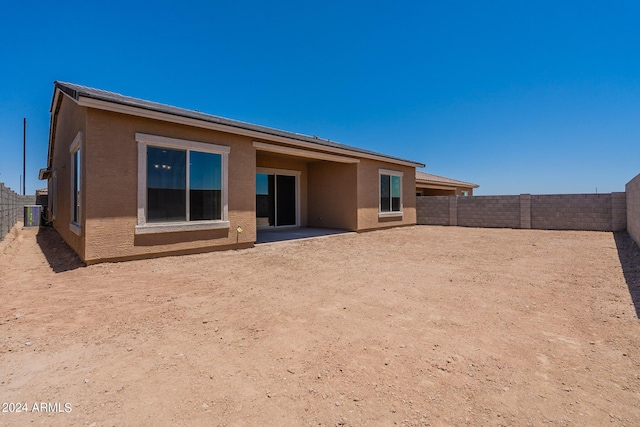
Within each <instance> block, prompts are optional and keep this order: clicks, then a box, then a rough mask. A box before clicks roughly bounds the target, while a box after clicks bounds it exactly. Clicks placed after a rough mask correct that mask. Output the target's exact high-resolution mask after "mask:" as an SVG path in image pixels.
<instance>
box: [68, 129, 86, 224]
mask: <svg viewBox="0 0 640 427" xmlns="http://www.w3.org/2000/svg"><path fill="white" fill-rule="evenodd" d="M77 152H79V153H80V154H79V157H80V171H79V173H78V176H79V179H80V189H79V191H78V193H79V194H78V195H77V197H78V221H74V220H73V215H74V212H75V209H76V206H75V203H74V202H75V199H76V194H75V193H76V187H75V182H74V179H73V177H74V175H75V174H76V162H75V161H74V157H75V154H76V153H77ZM69 154H70V155H71V156H70V159H71V167H70V168H69V171H70V172H71V174H70V175H69V182H70V184H69V188H70V190H71V191H70V193H69V194H70V195H71V197H70V202H69V207H70V210H69V230H71V231H72V232H73V233H75V234H76V235H78V236H82V211H83V209H82V185H83V183H84V180H83V179H82V177H81V174H82V169H83V168H82V131H80V132H78V133H77V135H76V137H75V138H74V140H73V142H72V143H71V146H70V147H69Z"/></svg>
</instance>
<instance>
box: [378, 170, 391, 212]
mask: <svg viewBox="0 0 640 427" xmlns="http://www.w3.org/2000/svg"><path fill="white" fill-rule="evenodd" d="M390 208H391V177H390V176H389V175H380V212H389V210H390Z"/></svg>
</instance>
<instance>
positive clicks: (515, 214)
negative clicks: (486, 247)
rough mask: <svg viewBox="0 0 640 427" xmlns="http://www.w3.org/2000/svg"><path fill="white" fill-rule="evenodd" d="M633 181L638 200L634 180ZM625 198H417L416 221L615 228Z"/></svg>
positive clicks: (622, 221) (621, 220)
mask: <svg viewBox="0 0 640 427" xmlns="http://www.w3.org/2000/svg"><path fill="white" fill-rule="evenodd" d="M636 185H637V194H638V196H637V199H636V200H640V179H638V180H637V184H636ZM627 200H628V195H625V193H609V194H552V195H530V194H521V195H519V196H473V197H457V196H437V197H428V196H427V197H417V212H418V224H428V225H460V226H463V227H492V228H534V229H542V230H590V231H619V230H624V229H625V228H626V227H627ZM636 206H637V205H636ZM638 230H639V233H638V234H640V224H638ZM639 237H640V236H639Z"/></svg>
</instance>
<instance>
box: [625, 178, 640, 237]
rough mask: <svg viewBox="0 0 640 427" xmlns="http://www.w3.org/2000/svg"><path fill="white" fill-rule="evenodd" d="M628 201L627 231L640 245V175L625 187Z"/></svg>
mask: <svg viewBox="0 0 640 427" xmlns="http://www.w3.org/2000/svg"><path fill="white" fill-rule="evenodd" d="M625 190H626V203H627V232H628V233H629V235H630V236H631V238H632V239H633V240H635V242H636V243H637V244H638V245H640V175H637V176H636V177H635V178H633V179H632V180H631V181H629V182H628V183H627V185H626V187H625Z"/></svg>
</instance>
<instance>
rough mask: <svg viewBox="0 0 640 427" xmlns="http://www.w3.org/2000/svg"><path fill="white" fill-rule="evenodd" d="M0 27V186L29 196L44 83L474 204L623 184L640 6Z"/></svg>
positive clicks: (397, 8) (145, 13) (417, 5)
mask: <svg viewBox="0 0 640 427" xmlns="http://www.w3.org/2000/svg"><path fill="white" fill-rule="evenodd" d="M0 20H1V25H0V61H1V64H2V65H1V66H0V77H1V85H2V86H1V87H2V89H1V90H0V182H5V183H6V185H8V186H10V187H12V188H13V189H15V190H18V189H19V180H20V174H21V173H22V118H23V117H26V118H27V121H28V127H27V143H28V151H27V193H30V194H33V192H34V190H35V189H36V188H41V187H45V185H46V184H45V182H44V181H37V172H38V169H39V168H41V167H45V166H46V156H47V142H48V132H49V107H50V103H51V96H52V91H53V84H52V82H53V81H54V80H62V81H69V82H73V83H78V84H83V85H87V86H91V87H95V88H100V89H105V90H110V91H114V92H118V93H121V94H124V95H129V96H134V97H139V98H143V99H148V100H152V101H157V102H162V103H166V104H171V105H175V106H179V107H184V108H189V109H198V110H200V111H203V112H207V113H211V114H215V115H220V116H224V117H229V118H233V119H238V120H243V121H247V122H251V123H256V124H261V125H266V126H271V127H275V128H279V129H283V130H287V131H293V132H300V133H305V134H310V135H318V136H320V137H323V138H329V139H331V140H334V141H338V142H342V143H344V144H349V145H354V146H357V147H362V148H366V149H370V150H374V151H379V152H382V153H386V154H390V155H394V156H399V157H403V158H408V159H411V160H416V161H419V162H422V163H425V164H426V165H427V168H426V170H427V171H428V172H431V173H435V174H439V175H444V176H448V177H452V178H457V179H461V180H465V181H472V182H475V183H478V184H480V188H479V189H478V191H477V192H476V194H518V193H534V194H541V193H565V192H577V193H585V192H595V189H596V187H597V188H598V191H599V192H610V191H623V190H624V184H625V183H626V182H627V181H629V180H630V179H631V178H633V177H634V176H635V175H637V174H638V173H640V2H638V1H637V0H629V1H615V0H610V1H586V2H585V1H544V0H543V1H531V2H525V1H515V2H514V1H489V2H478V1H426V0H425V1H413V2H409V1H385V2H378V1H361V2H350V1H323V2H305V1H282V2H264V1H242V0H239V1H226V2H221V1H206V2H205V1H202V2H192V1H188V0H186V1H185V0H183V1H153V2H148V3H144V2H138V1H135V0H130V1H109V2H90V1H83V2H77V3H69V2H65V1H56V2H51V1H46V2H45V1H29V0H24V1H21V2H18V1H9V2H5V3H4V4H3V6H2V14H1V18H0Z"/></svg>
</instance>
